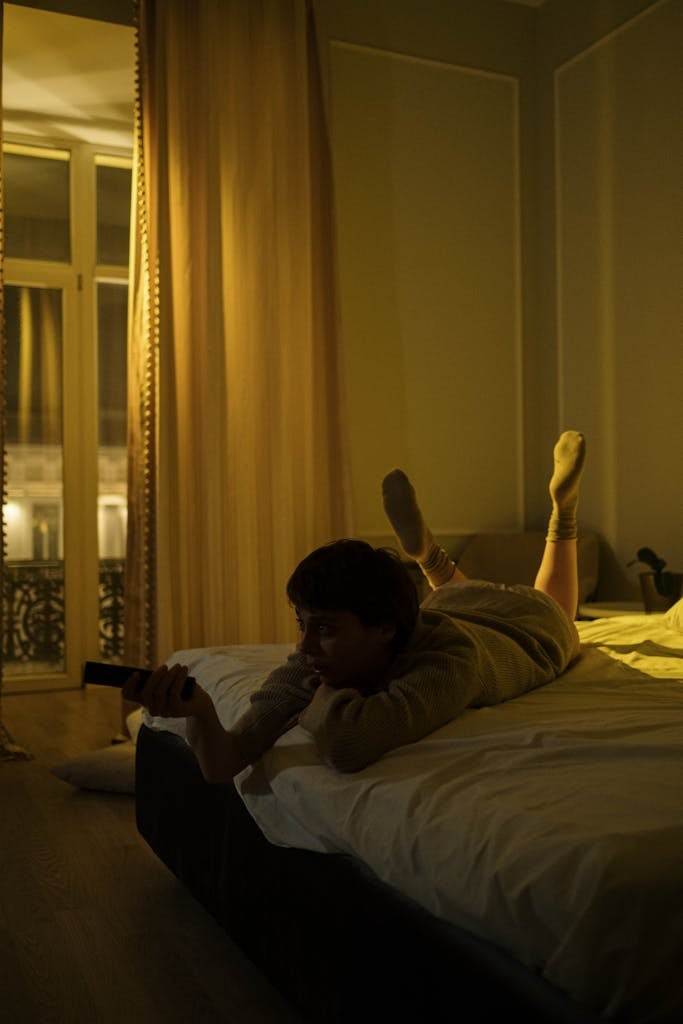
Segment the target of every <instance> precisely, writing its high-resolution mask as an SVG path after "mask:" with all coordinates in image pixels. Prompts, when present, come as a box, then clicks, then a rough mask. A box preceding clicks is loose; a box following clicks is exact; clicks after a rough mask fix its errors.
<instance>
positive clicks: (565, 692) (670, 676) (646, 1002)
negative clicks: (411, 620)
mask: <svg viewBox="0 0 683 1024" xmlns="http://www.w3.org/2000/svg"><path fill="white" fill-rule="evenodd" d="M578 627H579V631H580V635H581V640H582V645H583V646H582V654H581V656H580V658H579V659H578V661H577V662H576V663H575V664H574V665H573V666H572V667H571V668H570V669H569V670H568V671H567V672H566V673H565V674H564V675H563V676H562V677H561V678H559V679H558V680H556V681H555V682H553V683H551V684H549V685H548V686H546V687H543V688H541V689H538V690H536V691H533V692H532V693H529V694H526V695H525V696H523V697H521V698H518V699H517V700H515V701H510V702H508V703H506V704H502V705H499V706H497V707H491V708H479V709H471V710H468V711H466V712H465V713H464V714H463V715H462V716H461V717H460V718H458V719H457V720H456V721H454V722H452V723H450V724H449V725H447V726H445V727H443V728H442V729H439V730H438V731H437V732H435V733H432V734H431V735H430V736H427V737H425V739H423V740H422V741H420V742H419V743H415V744H411V745H408V746H405V747H402V748H399V749H397V750H395V751H393V752H391V753H390V754H388V755H386V756H385V757H383V758H382V759H381V760H380V761H378V762H377V763H376V764H374V765H371V766H370V767H368V768H366V769H365V770H364V771H362V772H358V773H356V774H353V775H340V774H338V773H336V772H334V771H333V770H332V769H329V768H327V767H326V766H325V765H323V764H322V763H321V762H320V760H319V758H318V757H317V754H316V751H315V748H314V746H313V744H312V741H311V740H310V737H309V736H308V735H307V734H306V733H305V732H304V730H303V729H301V728H300V727H296V728H294V729H293V730H291V731H290V732H289V733H287V734H286V735H285V736H283V737H282V738H281V739H280V740H279V741H278V743H277V744H276V746H275V747H274V748H273V749H272V750H271V751H270V752H269V753H268V754H267V755H266V756H265V757H264V758H262V760H261V761H260V762H258V763H257V764H256V765H254V766H253V767H252V768H249V769H247V770H246V771H245V772H243V773H242V774H241V775H240V776H239V777H238V778H237V779H236V780H235V784H234V785H232V784H231V785H226V786H223V785H219V786H215V785H214V786H210V785H207V784H206V783H205V782H204V780H203V779H202V777H201V774H200V773H199V770H198V768H197V765H196V762H195V759H194V756H193V754H192V752H191V750H190V749H189V747H188V746H187V744H186V742H185V740H184V723H183V721H182V720H164V719H154V718H152V717H150V716H149V715H145V716H144V724H143V725H142V727H141V728H140V731H139V733H138V737H137V758H136V807H137V820H138V827H139V829H140V832H141V834H142V835H143V836H144V837H145V839H146V840H147V842H148V843H149V844H150V846H151V847H152V849H153V850H154V851H155V852H156V853H157V854H158V856H159V857H160V858H161V859H162V860H163V861H164V862H165V863H166V864H167V865H168V867H169V868H170V869H171V870H172V871H173V872H174V873H175V874H176V875H177V876H178V877H179V878H180V879H181V880H182V881H183V882H185V884H186V885H187V886H188V887H189V888H190V889H191V891H192V892H193V893H194V895H195V896H196V897H197V899H198V900H200V901H201V902H202V903H203V904H204V906H205V907H206V908H207V910H209V911H210V912H211V913H212V914H213V915H214V916H215V917H216V918H217V919H218V920H219V922H220V923H221V924H222V925H223V926H224V927H225V929H226V930H227V932H228V933H229V934H230V936H231V937H232V938H233V939H234V940H235V941H236V942H237V943H238V944H239V945H240V946H241V947H242V948H243V949H244V951H245V952H246V953H247V955H248V956H249V957H250V958H251V959H252V960H253V961H254V962H255V963H256V964H257V965H258V966H259V967H261V969H262V970H263V971H264V973H265V974H266V975H267V976H268V978H269V979H270V980H271V981H272V982H273V983H274V984H275V985H276V987H278V988H279V989H280V990H281V991H282V992H283V993H284V994H285V995H286V996H287V997H288V998H289V999H290V1000H291V1002H292V1003H293V1004H294V1005H295V1006H296V1007H297V1008H298V1009H299V1011H300V1013H301V1015H302V1017H303V1018H305V1019H308V1020H311V1021H316V1022H328V1021H330V1022H342V1021H344V1022H346V1021H349V1020H354V1021H359V1020H360V1021H362V1020H368V1021H370V1020H373V1021H376V1020H377V1019H392V1018H393V1019H394V1020H400V1021H422V1020H424V1021H441V1020H453V1019H456V1018H457V1017H459V1016H460V1014H461V1013H462V1014H464V1015H466V1019H467V1020H468V1021H490V1020H493V1019H497V1017H498V1015H499V1014H502V1013H505V1014H506V1018H507V1016H508V1015H510V1014H512V1015H514V1013H517V1014H519V1015H520V1017H521V1019H523V1020H525V1021H527V1022H532V1021H539V1022H541V1021H544V1022H550V1021H552V1022H573V1024H578V1022H581V1021H583V1022H590V1021H598V1020H609V1021H615V1022H618V1024H674V1022H677V1024H680V1021H681V1020H683V972H682V971H681V959H682V955H683V599H682V600H680V601H679V602H678V603H677V604H676V605H674V606H673V608H671V609H670V610H669V611H668V612H666V613H664V614H658V615H646V614H635V615H628V616H616V617H610V618H604V619H597V620H595V621H582V622H579V623H578ZM290 649H291V648H290V647H289V646H287V645H257V646H233V647H224V648H205V649H199V650H190V651H178V652H174V654H173V656H172V659H169V661H171V660H179V661H182V662H184V663H186V664H188V665H189V666H190V669H191V671H192V673H193V674H194V675H196V676H197V678H199V680H200V681H201V683H202V685H203V686H205V687H206V688H207V690H208V691H209V692H210V693H211V694H212V696H213V697H214V700H215V703H216V706H217V709H218V713H219V716H220V718H221V720H222V721H223V723H224V724H225V725H226V726H229V725H230V724H231V722H233V721H234V720H235V719H236V718H237V717H238V716H239V715H240V714H241V712H242V710H243V709H244V707H245V706H246V704H247V702H248V700H249V695H250V693H251V692H252V690H253V689H254V688H256V687H258V686H259V685H260V684H261V682H262V681H263V679H264V678H265V676H266V675H267V673H268V671H269V670H270V668H271V667H273V666H274V665H276V664H278V663H279V662H280V661H281V660H282V659H283V657H284V656H286V654H287V653H288V652H289V650H290Z"/></svg>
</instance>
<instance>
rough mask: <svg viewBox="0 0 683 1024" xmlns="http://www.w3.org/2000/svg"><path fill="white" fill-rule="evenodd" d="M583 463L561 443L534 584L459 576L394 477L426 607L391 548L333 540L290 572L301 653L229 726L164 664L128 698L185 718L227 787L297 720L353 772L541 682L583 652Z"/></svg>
mask: <svg viewBox="0 0 683 1024" xmlns="http://www.w3.org/2000/svg"><path fill="white" fill-rule="evenodd" d="M584 456H585V442H584V438H583V436H582V435H581V434H578V433H576V432H574V431H566V432H565V433H563V434H562V435H561V436H560V438H559V440H558V442H557V444H556V445H555V450H554V472H553V476H552V479H551V481H550V496H551V499H552V512H551V516H550V522H549V525H548V533H547V537H546V545H545V551H544V555H543V558H542V561H541V566H540V568H539V572H538V575H537V577H536V581H535V584H534V587H528V586H523V585H518V586H508V587H506V586H503V585H499V584H494V583H487V582H483V581H469V580H467V578H466V577H465V576H464V575H463V573H462V572H460V570H459V569H458V568H457V566H456V565H455V563H454V562H453V561H451V559H450V558H449V556H448V554H447V553H446V552H445V551H444V550H443V548H441V547H439V546H438V545H437V543H436V542H435V540H434V537H433V535H432V533H431V532H430V530H429V529H428V527H427V526H426V524H425V523H424V520H423V518H422V515H421V512H420V509H419V507H418V504H417V501H416V498H415V492H414V490H413V488H412V486H411V484H410V482H409V480H408V478H407V477H406V476H405V474H403V473H402V472H401V471H400V470H394V471H393V472H392V473H390V474H389V475H388V476H387V477H386V478H385V479H384V481H383V500H384V508H385V510H386V513H387V515H388V517H389V520H390V521H391V523H392V526H393V528H394V530H395V532H396V535H397V537H398V539H399V541H400V543H401V547H402V549H403V551H404V553H405V554H406V555H408V556H409V557H411V558H413V559H415V560H416V561H417V562H418V564H419V565H420V567H421V569H422V571H423V573H424V574H425V576H426V578H427V580H428V581H429V583H430V585H431V587H432V593H431V594H430V595H429V596H428V597H427V598H426V599H425V600H424V601H423V602H422V605H421V606H418V600H417V594H416V589H415V586H414V584H413V582H412V580H411V578H410V576H409V575H408V573H407V571H406V570H405V568H404V566H403V565H402V564H401V561H400V560H399V558H398V556H397V555H396V554H395V553H394V552H391V551H387V550H386V549H382V548H380V549H374V548H372V547H371V546H370V545H369V544H365V543H364V542H362V541H355V540H340V541H336V542H335V543H333V544H329V545H326V546H324V547H322V548H318V549H317V550H315V551H313V552H312V553H311V554H310V555H308V556H307V557H306V558H304V559H303V561H302V562H300V564H299V565H298V566H297V568H296V569H295V570H294V572H293V574H292V576H291V577H290V579H289V582H288V584H287V596H288V598H289V601H290V603H291V604H292V606H293V608H294V609H295V612H296V616H297V621H298V623H299V627H300V630H301V640H300V642H299V644H298V646H297V649H296V653H294V654H292V655H291V656H290V657H289V658H288V659H287V661H286V663H285V664H284V665H282V666H280V667H279V668H277V669H275V670H274V671H273V672H272V673H271V674H270V676H269V677H268V679H267V680H266V681H265V683H264V684H263V686H262V688H261V689H260V690H259V691H257V692H256V693H255V694H253V696H252V698H251V706H250V708H249V710H248V711H247V712H246V713H245V714H244V715H243V716H242V718H241V719H239V721H238V722H237V723H236V724H235V725H234V726H233V728H232V729H231V730H229V731H228V730H226V729H225V728H224V727H223V726H222V725H221V723H220V721H219V719H218V716H217V714H216V711H215V708H214V705H213V702H212V700H211V698H210V697H209V695H208V694H207V693H206V691H205V690H203V689H202V687H201V686H200V685H199V684H197V685H196V686H195V688H194V691H193V693H192V696H191V697H189V698H186V699H183V698H182V697H181V695H180V691H181V689H182V686H183V683H184V681H185V678H186V676H187V668H186V667H185V666H182V665H174V666H172V667H170V668H167V667H166V666H164V665H162V666H160V667H159V668H158V669H157V670H156V671H155V672H154V673H153V674H152V676H151V677H150V678H149V680H148V681H147V683H146V684H145V686H144V688H143V689H142V690H141V691H140V692H138V691H137V689H136V684H137V676H136V675H133V676H131V678H130V679H129V680H128V682H127V683H126V686H125V687H124V690H123V694H124V697H126V698H127V699H129V700H136V701H138V702H140V703H141V704H143V705H144V706H145V707H146V708H148V709H149V711H150V712H151V713H152V714H153V715H160V716H162V717H171V718H182V717H186V718H187V739H188V742H189V743H190V745H191V747H192V748H193V750H194V752H195V754H196V757H197V760H198V762H199V765H200V767H201V770H202V772H203V774H204V777H205V778H206V779H207V781H209V782H225V781H228V780H229V779H231V778H233V777H234V776H235V775H236V774H237V773H238V772H240V771H242V769H244V768H246V767H247V765H250V764H252V763H253V762H254V761H256V760H258V759H259V758H260V757H261V755H262V754H263V753H265V751H266V750H268V749H269V748H270V747H271V746H272V745H273V744H274V743H275V741H276V740H277V739H278V737H279V736H281V735H282V734H283V733H284V732H286V731H287V730H288V729H290V728H292V727H293V726H294V725H296V724H297V723H299V724H301V725H302V726H303V727H304V728H306V729H307V730H308V731H309V732H310V733H311V734H312V736H313V737H314V739H315V741H316V745H317V747H318V749H319V752H320V755H321V757H322V758H323V759H324V760H325V761H326V762H327V763H328V764H329V765H331V766H332V767H334V768H336V769H338V770H339V771H342V772H353V771H359V770H360V769H362V768H364V767H365V766H366V765H368V764H370V763H372V762H373V761H376V760H377V759H378V758H380V757H381V756H382V755H383V754H384V753H386V752H387V751H388V750H391V749H392V748H394V747H398V746H401V745H403V744H405V743H410V742H413V741H415V740H418V739H421V738H422V737H423V736H425V735H427V734H428V733H430V732H433V731H434V730H435V729H438V728H439V727H440V726H442V725H444V724H445V723H446V722H448V721H450V720H451V719H453V718H455V717H456V716H457V715H459V714H460V713H461V712H462V711H463V710H464V709H465V708H468V707H478V706H483V705H491V704H498V703H500V702H501V701H505V700H510V699H512V698H514V697H517V696H519V695H520V694H522V693H526V692H527V691H529V690H532V689H534V688H535V687H538V686H543V685H544V684H546V683H549V682H550V681H551V680H553V679H556V678H557V676H558V675H560V673H562V672H563V671H564V670H565V668H566V667H567V666H568V664H569V663H570V662H571V661H572V659H573V658H574V657H575V656H576V654H577V653H578V649H579V644H578V635H577V632H576V627H575V626H574V622H573V619H574V614H575V611H576V604H577V589H578V584H577V556H576V536H577V524H576V509H577V504H578V493H579V481H580V477H581V473H582V470H583V463H584Z"/></svg>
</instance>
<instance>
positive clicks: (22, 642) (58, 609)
mask: <svg viewBox="0 0 683 1024" xmlns="http://www.w3.org/2000/svg"><path fill="white" fill-rule="evenodd" d="M124 571H125V561H124V560H123V559H117V558H105V559H102V560H101V561H100V574H99V591H100V593H99V603H100V615H99V643H100V654H101V656H102V659H103V660H105V661H116V660H120V659H121V658H122V657H123V580H124ZM3 601H4V609H3V611H4V623H5V630H4V635H3V638H2V644H3V659H4V663H5V665H6V666H7V668H8V670H9V672H10V673H11V670H12V668H11V666H12V664H15V665H17V664H24V665H29V664H31V663H36V664H41V665H45V664H47V665H54V664H60V663H63V659H64V562H60V561H51V562H38V561H35V562H33V561H31V562H29V561H26V562H19V561H10V562H7V563H6V564H5V592H4V594H3Z"/></svg>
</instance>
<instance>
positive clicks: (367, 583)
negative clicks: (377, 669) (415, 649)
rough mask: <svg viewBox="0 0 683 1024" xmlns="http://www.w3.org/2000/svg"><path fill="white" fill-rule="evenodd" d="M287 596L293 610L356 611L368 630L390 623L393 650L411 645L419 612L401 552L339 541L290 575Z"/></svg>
mask: <svg viewBox="0 0 683 1024" xmlns="http://www.w3.org/2000/svg"><path fill="white" fill-rule="evenodd" d="M287 597H288V599H289V603H290V604H291V605H292V607H294V608H299V609H306V610H309V611H312V610H316V611H317V610H321V611H350V612H353V613H354V614H355V615H357V616H358V618H359V619H360V621H361V622H362V623H363V625H364V626H383V625H386V624H387V623H390V624H391V625H394V626H395V627H396V636H395V637H394V640H393V642H392V647H393V649H394V650H395V651H398V650H400V649H401V648H402V647H403V646H404V645H405V644H406V643H407V641H408V638H409V636H410V634H411V633H412V631H413V629H414V628H415V622H416V619H417V613H418V608H419V602H418V596H417V589H416V587H415V584H414V583H413V581H412V579H411V578H410V576H409V574H408V571H407V570H406V568H405V566H404V565H402V563H401V560H400V557H399V555H398V553H397V552H396V551H392V550H391V549H390V548H373V547H372V546H371V545H370V544H366V543H365V541H362V540H337V541H334V542H333V543H332V544H325V545H324V546H323V547H321V548H316V549H315V551H312V552H311V553H310V555H307V556H306V558H304V559H303V561H301V562H299V564H298V565H297V567H296V569H295V570H294V572H293V573H292V575H291V576H290V578H289V581H288V583H287Z"/></svg>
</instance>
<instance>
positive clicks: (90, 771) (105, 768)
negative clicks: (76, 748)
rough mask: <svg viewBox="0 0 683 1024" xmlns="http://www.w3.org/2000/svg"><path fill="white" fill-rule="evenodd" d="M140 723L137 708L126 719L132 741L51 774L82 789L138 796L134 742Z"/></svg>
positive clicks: (93, 753) (83, 757)
mask: <svg viewBox="0 0 683 1024" xmlns="http://www.w3.org/2000/svg"><path fill="white" fill-rule="evenodd" d="M141 721H142V708H137V709H136V710H135V711H133V712H131V714H130V715H128V717H127V718H126V726H127V727H128V732H129V734H130V736H131V739H130V740H126V742H125V743H112V744H110V745H109V746H108V747H101V748H100V749H99V750H92V751H88V753H87V754H81V755H80V756H79V757H74V758H72V759H71V760H70V761H64V762H63V763H62V764H57V765H55V766H54V767H53V768H52V769H51V771H52V774H53V775H56V776H57V778H58V779H63V780H64V782H69V783H71V785H72V786H77V787H78V788H79V789H94V790H99V791H100V792H103V793H130V794H133V793H135V740H136V738H137V734H138V731H139V729H140V723H141Z"/></svg>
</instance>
